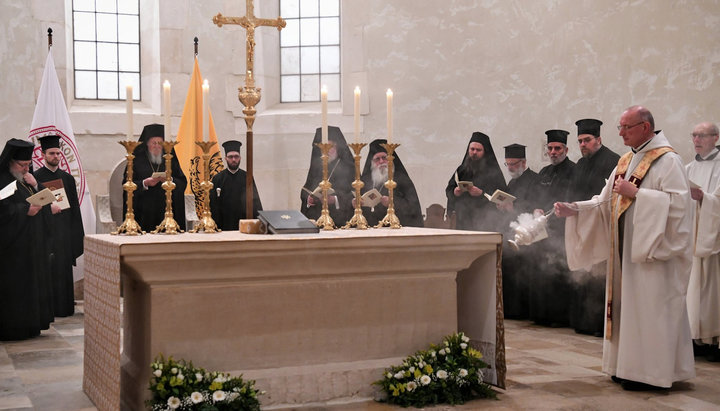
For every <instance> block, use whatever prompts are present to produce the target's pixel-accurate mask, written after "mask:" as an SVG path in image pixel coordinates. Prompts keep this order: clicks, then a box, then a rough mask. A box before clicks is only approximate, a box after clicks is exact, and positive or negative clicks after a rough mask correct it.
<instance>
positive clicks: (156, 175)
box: [150, 171, 165, 178]
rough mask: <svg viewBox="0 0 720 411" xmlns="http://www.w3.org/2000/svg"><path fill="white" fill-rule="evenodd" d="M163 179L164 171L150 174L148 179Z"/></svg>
mask: <svg viewBox="0 0 720 411" xmlns="http://www.w3.org/2000/svg"><path fill="white" fill-rule="evenodd" d="M163 177H165V172H164V171H156V172H154V173H152V175H151V176H150V178H163Z"/></svg>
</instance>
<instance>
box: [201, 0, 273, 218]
mask: <svg viewBox="0 0 720 411" xmlns="http://www.w3.org/2000/svg"><path fill="white" fill-rule="evenodd" d="M245 1H246V6H245V8H246V10H245V14H246V15H245V16H243V17H225V16H223V15H222V14H220V13H218V14H217V16H215V17H213V23H215V24H217V26H218V27H222V25H223V24H237V25H239V26H241V27H242V28H244V29H245V30H246V36H245V58H246V65H245V66H246V68H245V85H244V86H243V87H238V99H239V100H240V102H241V103H242V104H243V105H244V106H245V108H243V114H245V125H247V142H246V143H247V145H246V148H245V153H246V157H247V179H246V180H245V184H246V187H245V193H246V194H245V197H246V202H245V207H246V212H245V218H252V216H253V196H254V194H253V131H252V126H253V123H254V122H255V112H256V110H255V105H256V104H257V103H259V102H260V88H259V87H255V78H254V75H255V74H254V73H253V68H254V67H253V65H254V63H255V27H260V26H268V27H277V29H278V31H280V30H282V29H283V28H284V27H285V20H283V19H282V18H280V17H279V16H278V18H277V19H260V18H257V17H255V13H254V8H255V7H254V6H253V0H245Z"/></svg>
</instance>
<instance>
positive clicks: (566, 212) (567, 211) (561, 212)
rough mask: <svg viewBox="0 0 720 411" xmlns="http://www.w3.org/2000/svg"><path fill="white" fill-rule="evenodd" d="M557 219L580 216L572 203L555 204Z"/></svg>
mask: <svg viewBox="0 0 720 411" xmlns="http://www.w3.org/2000/svg"><path fill="white" fill-rule="evenodd" d="M553 209H554V210H555V216H556V217H572V216H576V215H577V214H578V212H577V210H576V209H575V208H574V207H573V206H572V204H571V203H561V202H558V203H555V204H554V205H553Z"/></svg>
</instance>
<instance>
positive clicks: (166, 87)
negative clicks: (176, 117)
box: [163, 80, 172, 140]
mask: <svg viewBox="0 0 720 411" xmlns="http://www.w3.org/2000/svg"><path fill="white" fill-rule="evenodd" d="M163 115H164V117H165V136H166V137H167V139H168V140H172V132H171V131H170V82H169V81H167V80H165V82H164V83H163Z"/></svg>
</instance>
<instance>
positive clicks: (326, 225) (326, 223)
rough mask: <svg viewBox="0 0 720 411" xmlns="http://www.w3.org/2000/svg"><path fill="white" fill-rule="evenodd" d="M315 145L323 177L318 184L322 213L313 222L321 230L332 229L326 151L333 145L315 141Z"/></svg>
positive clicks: (333, 224) (330, 185)
mask: <svg viewBox="0 0 720 411" xmlns="http://www.w3.org/2000/svg"><path fill="white" fill-rule="evenodd" d="M315 145H316V146H318V147H320V151H321V152H322V165H323V179H322V181H321V182H320V184H318V185H319V186H320V188H322V213H321V214H320V218H318V219H317V222H316V223H315V224H316V225H317V226H318V227H322V229H323V230H333V229H334V228H335V222H333V219H332V217H330V211H329V210H328V190H330V187H332V184H330V181H329V180H328V152H330V148H331V147H332V146H333V145H332V144H330V143H316V144H315Z"/></svg>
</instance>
